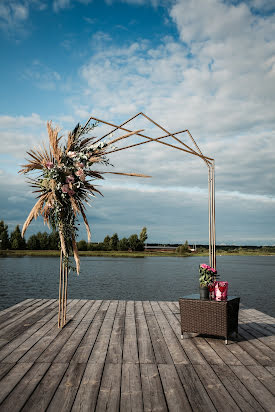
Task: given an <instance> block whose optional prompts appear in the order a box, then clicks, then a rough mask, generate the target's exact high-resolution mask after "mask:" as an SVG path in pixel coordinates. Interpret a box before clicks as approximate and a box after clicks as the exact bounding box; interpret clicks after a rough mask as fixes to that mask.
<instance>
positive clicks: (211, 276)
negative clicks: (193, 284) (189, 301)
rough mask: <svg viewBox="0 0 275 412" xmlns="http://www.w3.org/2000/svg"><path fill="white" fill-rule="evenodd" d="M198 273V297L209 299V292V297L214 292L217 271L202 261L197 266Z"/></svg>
mask: <svg viewBox="0 0 275 412" xmlns="http://www.w3.org/2000/svg"><path fill="white" fill-rule="evenodd" d="M199 273H200V278H199V281H200V298H201V299H209V293H211V297H212V296H213V294H214V290H213V289H214V282H215V280H216V276H217V271H216V269H214V268H212V267H211V266H208V265H206V264H205V263H202V264H201V265H200V268H199Z"/></svg>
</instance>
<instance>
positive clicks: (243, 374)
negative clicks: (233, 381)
mask: <svg viewBox="0 0 275 412" xmlns="http://www.w3.org/2000/svg"><path fill="white" fill-rule="evenodd" d="M230 368H231V369H232V370H233V372H234V373H235V375H237V376H238V378H239V379H240V380H241V381H242V382H243V384H244V385H245V386H246V387H247V389H248V390H249V392H250V393H251V394H252V395H253V396H254V398H255V399H256V400H257V401H258V402H259V403H260V405H261V406H262V407H263V408H264V409H266V410H267V411H270V412H271V411H275V404H274V396H273V395H272V394H271V393H270V392H269V390H268V389H266V387H265V386H264V385H263V384H262V383H261V382H260V381H259V380H258V379H257V378H256V377H255V376H254V375H253V373H251V372H250V371H249V370H248V369H247V368H246V367H244V366H234V365H231V366H230Z"/></svg>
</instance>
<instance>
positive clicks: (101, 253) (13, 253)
mask: <svg viewBox="0 0 275 412" xmlns="http://www.w3.org/2000/svg"><path fill="white" fill-rule="evenodd" d="M59 254H60V252H59V250H0V256H14V257H20V256H40V257H43V256H59ZM79 255H80V256H106V257H125V258H127V257H148V256H150V257H161V256H163V257H193V256H208V251H205V252H198V253H197V252H194V253H186V254H184V255H180V254H178V253H175V252H174V251H171V252H170V251H164V252H151V251H150V252H149V251H148V252H147V251H143V252H124V251H79ZM274 255H275V253H274V252H273V253H272V252H267V251H266V250H265V251H261V250H248V251H247V250H238V251H231V252H228V251H219V250H218V251H217V256H274Z"/></svg>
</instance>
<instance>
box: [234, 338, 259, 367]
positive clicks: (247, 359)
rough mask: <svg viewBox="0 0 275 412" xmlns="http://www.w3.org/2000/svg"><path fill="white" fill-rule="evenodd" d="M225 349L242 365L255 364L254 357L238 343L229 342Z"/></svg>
mask: <svg viewBox="0 0 275 412" xmlns="http://www.w3.org/2000/svg"><path fill="white" fill-rule="evenodd" d="M227 349H228V350H230V352H231V353H232V354H233V355H234V356H235V357H236V358H237V359H239V361H240V362H241V363H242V364H243V365H246V366H247V365H257V362H256V361H255V359H254V358H253V357H252V356H251V355H249V353H247V352H246V351H245V350H244V349H243V348H242V347H241V346H239V345H238V343H230V344H229V345H227Z"/></svg>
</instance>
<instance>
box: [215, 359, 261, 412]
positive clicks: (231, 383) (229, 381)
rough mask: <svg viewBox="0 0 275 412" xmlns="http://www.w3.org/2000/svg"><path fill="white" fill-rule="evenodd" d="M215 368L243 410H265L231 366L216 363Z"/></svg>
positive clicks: (248, 411)
mask: <svg viewBox="0 0 275 412" xmlns="http://www.w3.org/2000/svg"><path fill="white" fill-rule="evenodd" d="M213 369H214V371H215V372H216V374H217V376H218V377H219V378H220V380H221V382H222V383H223V385H224V386H225V388H226V389H227V391H228V393H230V395H231V396H232V398H233V399H234V401H235V402H236V403H237V405H238V406H239V407H240V409H241V410H242V411H246V412H251V411H256V412H261V411H262V412H263V411H264V409H263V408H262V407H261V405H260V404H259V403H258V402H257V401H256V399H255V398H254V396H252V395H251V393H250V392H249V391H248V390H247V388H246V387H245V386H244V385H243V383H242V382H241V381H240V380H239V379H238V378H237V376H236V375H235V374H234V373H233V372H232V370H231V369H230V367H229V366H227V365H215V366H213Z"/></svg>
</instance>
